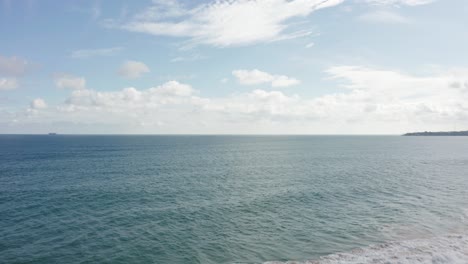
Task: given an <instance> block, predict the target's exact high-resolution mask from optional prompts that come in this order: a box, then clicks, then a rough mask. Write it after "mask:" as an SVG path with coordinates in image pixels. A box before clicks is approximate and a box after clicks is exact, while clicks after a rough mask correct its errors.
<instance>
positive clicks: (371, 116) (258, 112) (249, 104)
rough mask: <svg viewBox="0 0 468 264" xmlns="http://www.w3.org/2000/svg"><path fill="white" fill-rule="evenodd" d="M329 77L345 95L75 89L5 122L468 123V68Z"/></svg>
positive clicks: (165, 128)
mask: <svg viewBox="0 0 468 264" xmlns="http://www.w3.org/2000/svg"><path fill="white" fill-rule="evenodd" d="M325 72H326V74H327V75H328V76H329V79H328V81H331V82H336V83H338V85H339V87H341V89H342V91H340V92H335V93H329V94H325V95H321V96H317V97H312V98H306V97H303V96H300V95H298V94H294V93H292V94H289V93H286V92H282V91H266V90H262V89H255V90H253V91H250V92H245V93H234V94H230V95H227V96H222V97H214V98H208V97H203V96H200V95H199V94H198V92H197V91H196V90H194V89H193V88H192V87H191V86H190V85H188V84H183V83H180V82H177V81H169V82H166V83H163V84H161V85H159V86H156V87H151V88H148V89H137V88H134V87H128V88H125V89H122V90H118V91H111V92H100V91H96V90H92V89H81V90H73V91H71V93H70V95H69V96H68V98H66V99H65V100H64V101H63V103H61V104H59V105H55V106H47V104H45V102H43V103H41V101H36V102H35V103H31V106H30V109H34V111H32V112H29V113H28V115H26V116H21V115H16V116H13V117H8V116H4V117H2V118H3V119H4V120H10V121H11V120H13V119H14V120H15V122H14V124H25V123H28V122H29V123H30V122H38V123H41V122H42V123H46V124H47V123H49V124H50V123H53V122H55V123H60V122H65V121H67V120H73V122H74V123H75V124H100V125H101V126H107V127H108V128H109V127H114V126H118V127H121V128H122V127H123V128H126V129H127V130H125V131H120V130H119V132H129V133H143V132H145V133H158V132H161V133H186V132H187V131H190V133H195V132H200V133H230V132H231V133H232V131H236V133H259V132H262V131H264V132H270V133H271V132H272V131H274V132H275V133H386V134H388V133H402V132H405V131H407V130H415V129H420V128H421V127H423V128H427V129H428V130H431V129H440V128H444V127H447V125H449V127H451V126H452V124H453V123H460V124H467V125H468V114H467V113H468V103H466V102H468V100H467V99H468V77H467V76H468V69H463V68H459V69H451V70H449V71H434V72H433V73H432V74H425V75H413V74H407V73H403V72H400V71H397V70H388V69H376V68H370V67H365V66H359V65H341V66H334V67H330V68H328V69H327V70H326V71H325ZM260 75H261V74H260ZM11 122H13V121H11ZM262 129H263V130H262ZM107 132H109V131H107Z"/></svg>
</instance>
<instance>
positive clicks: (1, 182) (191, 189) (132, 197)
mask: <svg viewBox="0 0 468 264" xmlns="http://www.w3.org/2000/svg"><path fill="white" fill-rule="evenodd" d="M467 221H468V140H467V139H466V138H464V137H398V136H71V135H70V136H65V135H57V136H33V135H2V136H0V263H275V262H276V263H280V262H286V261H297V262H303V263H468V261H467V260H468V258H465V259H463V258H464V256H465V257H466V255H467V251H466V250H467V236H466V232H467V226H468V225H467V224H468V222H467ZM418 254H419V255H418ZM399 258H400V259H399ZM411 260H413V261H412V262H411ZM307 261H309V262H307ZM405 261H406V262H405ZM418 261H419V262H418ZM464 261H467V262H464ZM290 263H291V262H290Z"/></svg>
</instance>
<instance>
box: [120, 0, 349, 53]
mask: <svg viewBox="0 0 468 264" xmlns="http://www.w3.org/2000/svg"><path fill="white" fill-rule="evenodd" d="M343 1H344V0H292V1H287V0H257V1H250V0H237V1H232V0H230V1H227V0H219V1H213V2H211V3H205V4H199V5H197V6H195V7H193V8H192V9H186V8H184V7H183V6H182V5H181V4H179V3H178V2H177V1H154V2H153V6H151V7H149V8H147V9H146V10H145V11H144V12H142V13H140V14H138V15H137V16H135V17H134V18H133V19H132V20H131V21H129V22H128V23H126V24H124V25H122V28H123V29H126V30H129V31H135V32H142V33H148V34H153V35H165V36H172V37H185V38H189V39H190V40H191V42H192V43H201V44H208V45H213V46H218V47H227V46H239V45H249V44H254V43H260V42H271V41H275V40H282V39H289V38H295V37H300V36H304V35H308V34H310V32H309V31H308V30H305V29H303V28H294V27H293V26H292V24H291V23H288V22H289V21H290V20H291V19H293V18H305V17H307V16H308V15H310V14H311V13H313V12H314V11H316V10H318V9H322V8H326V7H331V6H335V5H338V4H340V3H342V2H343Z"/></svg>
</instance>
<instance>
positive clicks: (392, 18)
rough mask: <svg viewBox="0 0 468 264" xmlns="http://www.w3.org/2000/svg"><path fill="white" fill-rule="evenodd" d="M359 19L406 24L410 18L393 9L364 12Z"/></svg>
mask: <svg viewBox="0 0 468 264" xmlns="http://www.w3.org/2000/svg"><path fill="white" fill-rule="evenodd" d="M358 18H359V20H361V21H365V22H371V23H384V24H406V23H409V22H410V20H409V19H408V18H406V17H404V16H402V15H400V14H398V13H395V12H391V11H384V10H380V11H373V12H369V13H366V14H363V15H361V16H359V17H358Z"/></svg>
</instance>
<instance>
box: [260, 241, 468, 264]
mask: <svg viewBox="0 0 468 264" xmlns="http://www.w3.org/2000/svg"><path fill="white" fill-rule="evenodd" d="M280 263H287V264H299V263H304V264H336V263H339V264H364V263H372V264H396V263H398V264H413V263H424V264H426V263H430V264H447V263H449V264H466V263H468V234H457V235H447V236H441V237H434V238H430V239H415V240H407V241H399V242H397V241H395V242H389V243H384V244H380V245H373V246H370V247H366V248H360V249H355V250H352V251H350V252H347V253H336V254H331V255H327V256H323V257H321V258H319V259H317V260H309V261H305V262H296V261H289V262H265V264H280Z"/></svg>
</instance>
